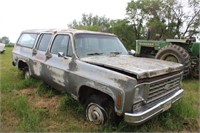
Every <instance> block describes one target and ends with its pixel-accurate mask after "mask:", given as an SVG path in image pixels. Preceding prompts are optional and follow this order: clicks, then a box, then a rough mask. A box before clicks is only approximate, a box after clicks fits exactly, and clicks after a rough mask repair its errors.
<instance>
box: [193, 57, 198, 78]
mask: <svg viewBox="0 0 200 133" xmlns="http://www.w3.org/2000/svg"><path fill="white" fill-rule="evenodd" d="M199 69H200V66H199V58H198V60H197V61H196V62H194V63H192V70H191V75H192V77H194V78H196V79H199Z"/></svg>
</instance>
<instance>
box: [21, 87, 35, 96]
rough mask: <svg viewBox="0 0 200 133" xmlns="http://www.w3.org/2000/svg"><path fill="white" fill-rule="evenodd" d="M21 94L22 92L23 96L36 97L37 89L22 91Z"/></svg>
mask: <svg viewBox="0 0 200 133" xmlns="http://www.w3.org/2000/svg"><path fill="white" fill-rule="evenodd" d="M19 92H20V93H21V94H24V95H28V96H31V95H35V93H36V89H33V88H27V89H23V90H20V91H19Z"/></svg>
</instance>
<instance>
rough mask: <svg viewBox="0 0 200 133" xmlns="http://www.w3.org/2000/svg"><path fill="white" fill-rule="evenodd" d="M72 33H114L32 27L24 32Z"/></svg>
mask: <svg viewBox="0 0 200 133" xmlns="http://www.w3.org/2000/svg"><path fill="white" fill-rule="evenodd" d="M44 32H49V33H60V34H62V33H71V34H80V33H87V34H102V35H112V36H115V35H114V34H111V33H105V32H96V31H88V30H77V29H30V30H25V31H23V32H22V33H44Z"/></svg>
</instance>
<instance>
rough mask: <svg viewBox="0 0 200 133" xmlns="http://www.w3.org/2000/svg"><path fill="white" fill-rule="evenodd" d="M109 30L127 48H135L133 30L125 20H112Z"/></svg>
mask: <svg viewBox="0 0 200 133" xmlns="http://www.w3.org/2000/svg"><path fill="white" fill-rule="evenodd" d="M110 32H111V33H113V34H115V35H117V36H118V37H119V39H120V40H121V41H122V43H123V44H124V45H125V47H126V48H127V49H135V40H136V38H135V32H134V30H133V25H130V24H129V23H128V21H127V20H125V19H124V20H113V21H112V23H111V28H110Z"/></svg>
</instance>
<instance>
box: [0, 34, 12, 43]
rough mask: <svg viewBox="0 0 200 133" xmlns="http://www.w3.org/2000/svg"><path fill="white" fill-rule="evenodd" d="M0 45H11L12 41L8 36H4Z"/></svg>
mask: <svg viewBox="0 0 200 133" xmlns="http://www.w3.org/2000/svg"><path fill="white" fill-rule="evenodd" d="M0 43H4V44H9V43H10V40H9V38H8V37H7V36H3V37H2V38H0Z"/></svg>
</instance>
